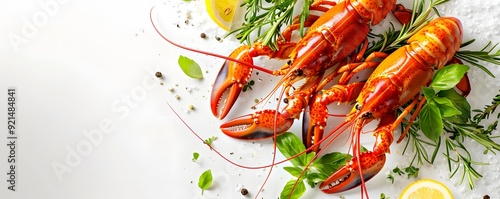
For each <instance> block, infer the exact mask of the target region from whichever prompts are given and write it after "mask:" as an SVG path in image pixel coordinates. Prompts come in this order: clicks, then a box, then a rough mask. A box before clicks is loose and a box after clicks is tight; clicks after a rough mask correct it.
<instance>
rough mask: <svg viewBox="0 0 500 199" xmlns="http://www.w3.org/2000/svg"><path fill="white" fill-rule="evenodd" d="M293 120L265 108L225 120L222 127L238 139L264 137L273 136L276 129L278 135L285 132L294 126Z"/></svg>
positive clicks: (229, 134)
mask: <svg viewBox="0 0 500 199" xmlns="http://www.w3.org/2000/svg"><path fill="white" fill-rule="evenodd" d="M275 117H276V118H275ZM275 119H276V120H275ZM274 121H276V124H275V123H274ZM293 121H294V118H285V117H282V115H281V114H280V113H279V112H277V111H275V110H263V111H257V112H255V113H254V114H248V115H244V116H240V117H237V118H235V119H233V120H231V121H228V122H225V123H224V124H222V125H221V126H220V129H221V130H222V132H223V133H225V134H226V135H228V136H230V137H233V138H237V139H248V140H254V139H264V138H269V137H273V136H274V132H275V131H276V134H277V135H279V134H281V133H284V132H285V131H286V130H288V129H289V128H290V127H291V126H292V124H293Z"/></svg>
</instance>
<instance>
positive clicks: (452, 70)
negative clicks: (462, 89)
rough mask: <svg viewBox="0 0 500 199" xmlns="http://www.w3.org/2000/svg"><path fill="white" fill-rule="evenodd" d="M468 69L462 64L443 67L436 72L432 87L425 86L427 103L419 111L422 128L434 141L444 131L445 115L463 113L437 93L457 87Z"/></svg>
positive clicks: (450, 115)
mask: <svg viewBox="0 0 500 199" xmlns="http://www.w3.org/2000/svg"><path fill="white" fill-rule="evenodd" d="M467 70H469V67H468V66H466V65H460V64H452V65H448V66H446V67H443V68H442V69H440V70H438V71H437V72H436V73H435V74H434V77H433V79H432V82H431V85H430V87H426V88H423V92H424V95H425V98H426V99H427V103H426V104H425V105H424V107H422V110H421V111H420V113H419V118H420V119H421V123H420V124H421V125H420V129H421V130H422V133H424V135H425V136H426V137H427V138H429V139H430V140H432V141H434V142H436V141H437V140H438V139H439V137H440V136H441V134H442V133H443V117H452V116H455V115H460V114H461V113H462V112H460V111H459V110H458V109H457V108H455V105H454V104H453V102H452V101H451V100H450V99H448V98H446V97H443V96H437V95H436V94H437V93H438V92H440V91H443V90H450V89H452V88H453V87H455V85H457V84H458V82H459V81H460V79H462V77H463V76H464V74H465V73H466V72H467ZM424 124H425V125H424ZM429 124H432V125H429Z"/></svg>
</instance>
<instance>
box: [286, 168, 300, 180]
mask: <svg viewBox="0 0 500 199" xmlns="http://www.w3.org/2000/svg"><path fill="white" fill-rule="evenodd" d="M283 169H285V171H288V173H290V174H291V175H292V176H294V177H297V178H298V177H299V176H300V174H301V173H302V171H303V170H302V169H301V168H299V167H283Z"/></svg>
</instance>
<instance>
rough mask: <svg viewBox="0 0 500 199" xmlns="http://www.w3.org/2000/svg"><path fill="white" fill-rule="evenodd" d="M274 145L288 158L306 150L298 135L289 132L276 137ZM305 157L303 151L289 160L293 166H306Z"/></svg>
mask: <svg viewBox="0 0 500 199" xmlns="http://www.w3.org/2000/svg"><path fill="white" fill-rule="evenodd" d="M276 146H277V147H278V149H279V150H280V152H281V153H282V154H283V155H284V156H285V157H286V158H290V157H292V156H294V155H295V154H298V153H300V152H303V151H304V150H306V147H305V146H304V144H303V143H302V141H300V139H299V137H297V136H296V135H295V134H293V133H291V132H285V133H283V134H282V135H280V136H278V137H277V138H276ZM307 159H308V158H307V155H306V154H305V153H304V154H302V155H299V156H298V157H296V158H294V159H291V160H290V162H291V163H292V164H293V166H295V167H299V166H306V165H307V163H308V161H307Z"/></svg>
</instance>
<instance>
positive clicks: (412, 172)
mask: <svg viewBox="0 0 500 199" xmlns="http://www.w3.org/2000/svg"><path fill="white" fill-rule="evenodd" d="M419 170H420V169H419V168H416V167H414V166H408V167H406V168H405V171H406V173H407V174H408V175H407V176H408V178H410V177H414V178H417V177H418V171H419Z"/></svg>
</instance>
